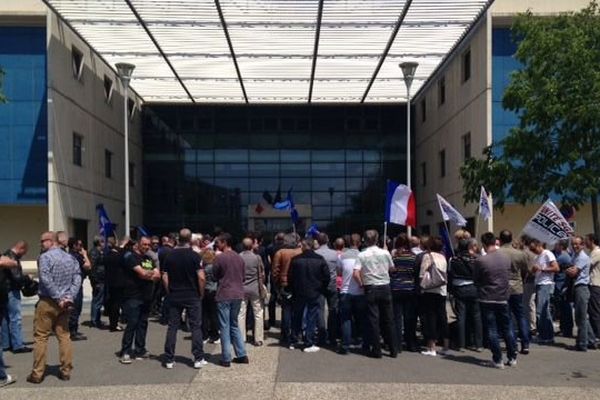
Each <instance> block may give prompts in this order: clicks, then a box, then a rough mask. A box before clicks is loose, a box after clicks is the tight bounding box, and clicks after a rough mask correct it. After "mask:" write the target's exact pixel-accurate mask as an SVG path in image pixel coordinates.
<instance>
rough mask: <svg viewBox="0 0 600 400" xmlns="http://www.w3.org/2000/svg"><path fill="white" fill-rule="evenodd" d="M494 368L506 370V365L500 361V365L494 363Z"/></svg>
mask: <svg viewBox="0 0 600 400" xmlns="http://www.w3.org/2000/svg"><path fill="white" fill-rule="evenodd" d="M491 366H492V368H498V369H504V364H503V363H502V361H500V362H499V363H495V362H493V361H492V365H491Z"/></svg>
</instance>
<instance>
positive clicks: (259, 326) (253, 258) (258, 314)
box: [238, 237, 265, 346]
mask: <svg viewBox="0 0 600 400" xmlns="http://www.w3.org/2000/svg"><path fill="white" fill-rule="evenodd" d="M242 246H243V250H242V252H241V253H240V257H242V259H243V260H244V266H245V269H244V300H242V304H241V307H240V313H239V314H238V326H239V327H240V331H241V333H242V339H243V340H244V342H245V341H246V331H247V329H246V309H247V308H248V304H250V306H251V307H252V311H253V313H254V345H255V346H262V345H263V341H264V323H263V313H264V304H263V302H262V300H261V298H260V285H261V284H264V282H265V266H264V264H263V262H262V258H261V257H260V256H259V255H258V254H256V253H255V252H254V249H255V248H256V240H255V239H253V238H250V237H246V238H244V240H243V241H242Z"/></svg>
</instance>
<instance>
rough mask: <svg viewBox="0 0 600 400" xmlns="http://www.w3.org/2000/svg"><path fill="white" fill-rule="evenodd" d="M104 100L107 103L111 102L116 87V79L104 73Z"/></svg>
mask: <svg viewBox="0 0 600 400" xmlns="http://www.w3.org/2000/svg"><path fill="white" fill-rule="evenodd" d="M103 82H104V101H105V102H106V104H111V100H112V95H113V91H114V88H115V85H114V81H113V80H112V79H110V77H109V76H108V75H106V74H105V75H104V81H103Z"/></svg>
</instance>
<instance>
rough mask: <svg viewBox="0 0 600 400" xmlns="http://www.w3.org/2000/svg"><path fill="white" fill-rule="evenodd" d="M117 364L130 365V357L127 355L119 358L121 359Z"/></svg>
mask: <svg viewBox="0 0 600 400" xmlns="http://www.w3.org/2000/svg"><path fill="white" fill-rule="evenodd" d="M119 362H120V363H121V364H131V363H132V361H131V356H130V355H129V354H123V356H121V358H120V359H119Z"/></svg>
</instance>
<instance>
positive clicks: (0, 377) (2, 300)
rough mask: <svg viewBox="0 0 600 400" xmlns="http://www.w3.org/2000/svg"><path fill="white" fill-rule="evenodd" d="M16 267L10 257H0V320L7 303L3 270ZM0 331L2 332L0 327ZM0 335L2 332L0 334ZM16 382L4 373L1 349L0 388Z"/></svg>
mask: <svg viewBox="0 0 600 400" xmlns="http://www.w3.org/2000/svg"><path fill="white" fill-rule="evenodd" d="M16 266H17V263H16V261H14V260H12V259H11V258H10V257H6V256H0V320H1V319H3V318H4V315H5V312H6V305H7V303H8V290H9V281H8V278H7V277H8V275H7V274H6V270H5V268H14V267H16ZM0 331H2V327H1V325H0ZM1 333H2V332H0V334H1ZM16 381H17V379H16V378H15V377H12V376H10V375H8V374H7V373H6V366H5V365H4V358H3V357H2V348H0V387H3V386H7V385H10V384H11V383H15V382H16Z"/></svg>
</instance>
